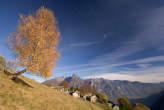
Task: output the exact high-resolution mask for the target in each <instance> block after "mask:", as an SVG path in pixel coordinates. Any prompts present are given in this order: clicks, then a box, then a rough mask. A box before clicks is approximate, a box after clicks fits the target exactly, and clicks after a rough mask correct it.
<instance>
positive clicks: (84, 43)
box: [69, 41, 102, 46]
mask: <svg viewBox="0 0 164 110" xmlns="http://www.w3.org/2000/svg"><path fill="white" fill-rule="evenodd" d="M100 43H102V41H95V42H80V43H72V44H69V46H91V45H96V44H100Z"/></svg>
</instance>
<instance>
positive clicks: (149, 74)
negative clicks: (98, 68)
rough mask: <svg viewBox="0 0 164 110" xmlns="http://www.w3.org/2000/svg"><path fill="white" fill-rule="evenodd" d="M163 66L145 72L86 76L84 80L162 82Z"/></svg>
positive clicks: (163, 80)
mask: <svg viewBox="0 0 164 110" xmlns="http://www.w3.org/2000/svg"><path fill="white" fill-rule="evenodd" d="M163 71H164V66H159V67H153V68H149V69H146V70H136V71H122V72H118V73H103V74H97V75H91V76H87V77H85V78H104V79H109V80H129V81H140V82H151V83H154V82H164V79H163V77H164V73H163ZM131 73H133V74H131Z"/></svg>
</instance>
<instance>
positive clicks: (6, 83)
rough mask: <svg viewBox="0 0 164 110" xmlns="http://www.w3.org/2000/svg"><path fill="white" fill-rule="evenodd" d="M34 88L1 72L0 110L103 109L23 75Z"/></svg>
mask: <svg viewBox="0 0 164 110" xmlns="http://www.w3.org/2000/svg"><path fill="white" fill-rule="evenodd" d="M21 78H22V79H23V80H25V81H26V82H28V83H29V84H31V85H33V87H34V88H30V87H28V86H25V85H22V84H18V83H15V82H13V81H12V80H10V79H9V78H8V76H7V75H5V74H4V73H2V72H0V110H102V108H100V107H99V106H97V105H95V104H92V103H90V102H87V101H83V100H81V99H76V98H73V97H72V96H69V95H68V94H65V93H61V92H56V91H55V90H53V89H51V88H49V87H47V86H45V85H43V84H40V83H38V82H35V81H34V80H31V79H28V78H25V77H22V76H21Z"/></svg>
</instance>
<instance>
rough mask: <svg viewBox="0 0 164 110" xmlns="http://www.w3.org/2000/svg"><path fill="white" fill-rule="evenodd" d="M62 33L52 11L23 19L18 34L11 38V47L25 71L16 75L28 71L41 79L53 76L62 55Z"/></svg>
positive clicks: (45, 11)
mask: <svg viewBox="0 0 164 110" xmlns="http://www.w3.org/2000/svg"><path fill="white" fill-rule="evenodd" d="M59 36H60V32H59V29H58V27H57V21H56V19H55V17H54V14H53V12H52V11H51V10H48V9H46V8H44V7H41V8H40V9H38V10H37V11H36V13H33V14H29V16H27V17H26V16H24V15H20V19H19V22H18V26H17V31H16V32H14V33H12V34H11V35H10V36H9V40H8V41H9V47H10V48H11V50H12V51H13V52H14V53H15V55H16V61H17V64H18V65H19V66H21V67H22V68H24V69H23V70H22V71H19V72H17V73H15V74H14V75H15V76H17V75H20V74H23V73H24V72H26V71H29V72H30V73H31V74H36V75H38V76H41V77H49V76H51V71H52V70H53V69H54V67H55V66H56V61H57V59H58V57H59V55H60V53H59V51H58V50H57V46H58V42H59Z"/></svg>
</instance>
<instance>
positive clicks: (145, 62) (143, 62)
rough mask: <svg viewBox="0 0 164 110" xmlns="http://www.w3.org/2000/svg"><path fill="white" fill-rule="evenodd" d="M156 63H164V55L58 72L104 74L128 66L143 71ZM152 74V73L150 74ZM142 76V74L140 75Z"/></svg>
mask: <svg viewBox="0 0 164 110" xmlns="http://www.w3.org/2000/svg"><path fill="white" fill-rule="evenodd" d="M154 62H164V55H163V56H162V55H161V56H154V57H148V58H143V59H138V60H131V61H124V62H117V63H116V62H115V63H112V64H110V63H107V62H106V63H104V62H100V63H88V64H83V65H76V66H69V67H65V68H61V69H60V68H58V69H57V72H63V73H83V72H87V73H92V72H94V71H97V73H98V72H102V71H112V68H116V67H119V66H123V67H125V68H127V67H126V66H127V65H132V64H133V65H134V64H135V65H137V66H138V68H137V70H140V71H141V70H143V69H147V68H153V66H152V64H151V63H154ZM129 70H130V71H131V74H135V73H134V72H133V71H134V69H129ZM119 71H120V72H124V73H125V71H123V70H119ZM149 73H150V72H149ZM138 74H140V73H138Z"/></svg>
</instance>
